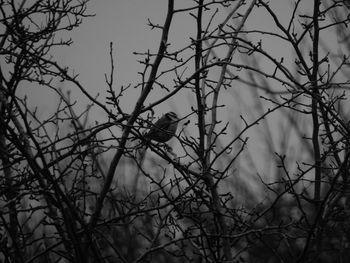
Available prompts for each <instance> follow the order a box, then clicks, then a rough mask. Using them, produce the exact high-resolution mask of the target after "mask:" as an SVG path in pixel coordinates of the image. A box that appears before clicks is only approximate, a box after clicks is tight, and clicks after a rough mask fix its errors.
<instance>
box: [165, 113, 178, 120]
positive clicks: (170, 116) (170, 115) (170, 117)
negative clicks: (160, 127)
mask: <svg viewBox="0 0 350 263" xmlns="http://www.w3.org/2000/svg"><path fill="white" fill-rule="evenodd" d="M165 116H166V117H167V118H169V119H170V120H171V121H173V122H175V121H178V120H179V118H178V117H177V114H176V113H175V112H173V111H169V112H168V113H166V114H165Z"/></svg>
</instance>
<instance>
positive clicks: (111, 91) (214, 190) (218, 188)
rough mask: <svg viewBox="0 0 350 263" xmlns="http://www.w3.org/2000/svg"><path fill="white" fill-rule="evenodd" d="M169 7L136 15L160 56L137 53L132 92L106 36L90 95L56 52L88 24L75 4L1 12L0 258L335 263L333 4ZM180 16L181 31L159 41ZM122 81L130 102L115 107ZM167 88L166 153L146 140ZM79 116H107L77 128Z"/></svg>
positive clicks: (337, 118) (342, 250)
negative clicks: (98, 78) (183, 101)
mask: <svg viewBox="0 0 350 263" xmlns="http://www.w3.org/2000/svg"><path fill="white" fill-rule="evenodd" d="M174 2H175V1H174V0H168V6H167V10H166V11H165V12H166V16H165V20H164V22H163V24H161V25H159V24H156V23H153V22H152V19H149V24H148V25H149V26H150V28H152V29H154V30H158V31H159V46H158V48H157V50H156V51H155V52H152V51H149V50H148V51H146V52H142V51H137V52H135V54H136V55H137V56H138V57H139V58H141V59H138V60H139V61H140V63H141V64H142V65H143V66H144V70H143V71H142V72H141V74H140V80H139V81H138V82H137V83H136V84H135V85H133V84H130V85H128V86H121V87H120V86H117V85H116V84H115V81H114V77H115V74H114V73H115V72H114V68H115V63H116V62H115V61H114V47H113V43H111V45H110V50H109V52H110V63H111V65H110V69H111V70H110V73H109V74H108V76H107V75H106V82H105V87H106V93H105V94H106V95H105V98H102V99H101V98H99V97H97V96H95V95H93V94H90V93H89V92H88V91H87V89H86V88H85V87H84V86H83V85H82V84H81V82H80V80H79V78H78V76H77V75H75V74H74V72H76V71H75V70H74V69H69V68H66V67H64V66H62V65H60V64H59V63H58V62H57V61H56V58H55V49H56V48H59V47H62V46H69V45H70V44H71V43H72V41H71V40H70V39H65V38H64V36H65V35H66V34H65V33H67V31H71V30H72V29H74V28H77V27H78V26H79V25H80V24H81V23H82V20H83V19H84V18H87V17H89V16H91V14H89V13H88V12H87V1H77V0H62V1H21V2H18V1H1V2H0V3H1V4H0V12H1V18H0V21H1V27H2V28H3V29H4V31H3V33H1V35H0V56H1V61H0V127H1V129H0V159H1V166H0V171H1V173H0V175H1V177H0V179H1V180H0V186H1V188H0V191H1V195H0V196H1V199H0V202H1V206H2V209H1V212H0V219H1V221H0V259H1V260H2V261H4V262H165V261H168V262H251V261H253V262H267V261H268V262H311V261H317V262H334V261H337V262H345V261H346V258H347V256H348V255H349V251H348V246H349V233H350V232H349V223H348V220H347V218H348V215H349V200H348V199H349V198H348V190H349V189H348V180H349V179H348V170H349V157H350V153H349V150H348V149H349V132H350V130H349V125H348V118H347V113H348V110H349V109H348V107H347V105H346V104H347V95H348V94H347V90H348V82H349V81H348V79H347V77H346V76H347V68H346V67H347V64H348V63H349V62H348V57H349V54H348V51H349V45H348V34H347V26H348V24H349V22H350V16H349V15H348V14H349V10H348V9H347V8H348V4H347V1H336V0H334V1H331V0H329V1H320V0H314V1H306V0H305V1H302V0H296V1H291V2H290V5H289V8H290V9H286V10H285V11H284V12H283V13H281V12H279V9H278V8H277V6H278V4H277V3H278V2H276V3H275V1H262V0H250V1H244V0H231V1H230V0H216V1H205V0H194V1H188V2H187V3H185V4H183V6H182V5H175V3H174ZM275 7H276V8H275ZM288 10H290V12H288ZM184 16H189V17H191V18H192V19H193V27H194V28H195V31H194V33H193V32H192V34H193V35H191V37H190V39H183V41H181V45H180V46H177V45H176V47H173V46H172V45H171V41H170V40H169V39H171V35H170V34H171V32H173V31H172V27H174V21H175V20H176V19H180V18H181V17H184ZM254 16H256V17H261V18H263V19H266V20H269V21H271V22H272V25H273V27H264V26H263V25H258V24H257V23H250V22H251V21H255V20H252V19H253V17H254ZM335 34H336V35H338V39H337V40H338V41H337V42H336V46H334V43H331V44H330V42H329V41H330V36H334V35H335ZM266 43H267V44H266ZM269 43H276V44H277V45H281V46H283V47H286V50H285V52H283V53H282V54H281V53H279V52H278V50H277V49H276V50H274V49H273V48H270V46H269ZM145 49H148V47H145ZM33 86H38V87H41V88H45V89H47V90H50V91H52V92H53V93H55V94H56V96H57V98H58V101H57V108H56V109H55V110H54V111H53V113H52V114H51V115H50V114H47V115H41V114H40V113H38V112H37V109H36V108H35V105H31V104H30V103H28V101H27V99H26V97H25V96H24V97H23V96H21V95H20V93H19V90H20V89H21V88H23V87H26V88H28V89H31V88H32V87H33ZM63 86H64V87H66V89H63V88H62V87H63ZM67 87H69V88H70V89H72V90H77V91H79V92H80V93H81V94H82V95H84V96H85V98H87V99H88V100H89V104H88V105H87V107H86V108H85V109H83V110H81V109H80V108H79V107H77V104H76V102H75V101H74V99H73V98H72V96H71V94H70V91H69V90H68V91H67ZM130 88H137V89H138V90H139V96H138V98H137V99H135V104H134V106H133V110H132V111H131V112H127V111H126V110H125V109H124V108H123V107H122V103H121V99H122V97H123V96H124V95H125V94H127V93H128V92H129V89H130ZM154 90H162V91H163V94H165V95H164V96H163V97H161V98H158V99H153V97H152V92H153V91H154ZM179 95H181V96H186V97H189V98H190V99H189V101H191V104H192V106H191V105H188V107H186V109H183V110H181V121H180V125H179V128H178V131H177V133H176V135H175V136H174V138H173V139H172V142H174V143H175V145H176V147H173V148H172V147H170V146H169V145H168V144H166V143H157V142H155V141H149V140H147V139H145V138H144V134H145V133H146V132H147V131H148V130H149V128H150V127H152V123H154V121H155V119H154V116H157V117H160V114H158V113H157V112H158V111H157V108H158V106H159V105H160V104H161V103H164V102H167V101H170V100H171V99H172V98H173V97H175V96H179ZM149 101H150V102H149ZM93 110H100V111H101V110H102V112H103V113H104V114H105V120H106V121H104V122H100V123H98V122H91V123H90V121H89V114H90V112H91V111H93ZM179 115H180V114H179ZM145 148H147V150H146V152H145V154H146V156H145V157H142V158H140V151H142V149H145ZM144 158H145V159H144Z"/></svg>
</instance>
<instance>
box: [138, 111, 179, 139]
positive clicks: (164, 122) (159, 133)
mask: <svg viewBox="0 0 350 263" xmlns="http://www.w3.org/2000/svg"><path fill="white" fill-rule="evenodd" d="M178 122H179V118H178V117H177V115H176V113H175V112H172V111H170V112H168V113H166V114H164V115H163V116H162V117H161V118H160V119H159V120H158V121H156V122H155V123H154V124H152V126H151V128H150V130H149V132H147V133H146V134H145V135H144V138H145V139H146V140H153V141H157V142H167V141H169V140H170V139H171V138H172V137H174V135H175V132H176V130H177V125H178Z"/></svg>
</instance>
